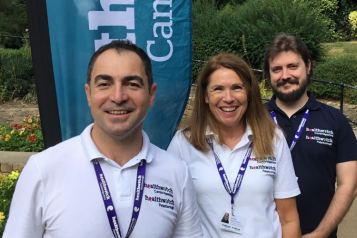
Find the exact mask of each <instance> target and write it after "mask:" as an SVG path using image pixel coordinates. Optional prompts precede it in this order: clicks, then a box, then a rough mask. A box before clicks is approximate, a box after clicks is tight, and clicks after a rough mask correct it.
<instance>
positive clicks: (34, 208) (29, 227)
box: [3, 157, 45, 238]
mask: <svg viewBox="0 0 357 238" xmlns="http://www.w3.org/2000/svg"><path fill="white" fill-rule="evenodd" d="M43 202H44V189H43V183H42V177H41V172H40V171H39V169H38V167H37V164H36V161H35V159H34V157H31V158H30V159H29V161H28V162H27V164H26V166H25V168H24V170H23V171H22V173H21V174H20V177H19V180H18V182H17V185H16V188H15V193H14V196H13V198H12V202H11V207H10V214H9V218H8V220H7V223H6V227H5V231H4V234H3V238H13V237H16V238H26V237H32V238H40V237H42V236H43V233H44V230H45V227H44V225H43V224H42V211H43Z"/></svg>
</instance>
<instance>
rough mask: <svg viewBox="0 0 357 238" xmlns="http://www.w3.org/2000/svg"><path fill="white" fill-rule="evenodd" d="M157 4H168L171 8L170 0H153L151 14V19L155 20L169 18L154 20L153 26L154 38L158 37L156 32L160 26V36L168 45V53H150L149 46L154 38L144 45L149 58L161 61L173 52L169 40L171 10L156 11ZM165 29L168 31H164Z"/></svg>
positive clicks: (168, 57) (167, 58) (153, 43)
mask: <svg viewBox="0 0 357 238" xmlns="http://www.w3.org/2000/svg"><path fill="white" fill-rule="evenodd" d="M159 5H169V6H170V8H172V0H169V1H163V0H155V1H154V3H153V9H154V14H153V19H154V20H155V19H156V18H158V17H161V18H162V17H168V18H169V19H170V21H168V22H167V21H165V22H156V23H155V24H154V26H153V34H154V37H155V38H158V37H159V35H158V34H157V28H159V27H161V36H162V37H163V38H165V39H167V40H166V42H167V44H168V46H169V49H170V51H169V53H168V54H167V55H164V56H154V55H153V54H152V53H151V46H152V45H155V43H156V42H155V41H154V40H150V41H147V47H146V51H147V53H148V55H149V57H150V59H152V60H154V61H157V62H163V61H167V60H169V59H170V58H171V56H172V53H173V50H174V48H173V45H172V42H171V40H170V38H171V36H172V34H173V30H172V10H170V11H168V12H159V11H158V6H159ZM165 29H167V30H168V31H169V32H168V33H166V31H165ZM159 47H160V48H162V45H161V44H160V46H159Z"/></svg>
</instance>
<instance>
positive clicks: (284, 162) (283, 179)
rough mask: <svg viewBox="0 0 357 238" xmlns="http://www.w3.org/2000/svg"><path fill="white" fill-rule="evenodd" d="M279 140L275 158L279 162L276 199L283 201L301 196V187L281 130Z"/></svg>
mask: <svg viewBox="0 0 357 238" xmlns="http://www.w3.org/2000/svg"><path fill="white" fill-rule="evenodd" d="M278 136H279V138H275V139H274V145H275V158H276V161H277V174H276V176H275V181H274V198H277V199H283V198H290V197H295V196H297V195H299V194H300V189H299V185H298V183H297V179H298V178H297V177H296V175H295V170H294V166H293V162H292V159H291V154H290V149H289V147H288V144H287V143H286V140H285V137H284V135H283V133H282V132H281V131H280V130H279V132H278Z"/></svg>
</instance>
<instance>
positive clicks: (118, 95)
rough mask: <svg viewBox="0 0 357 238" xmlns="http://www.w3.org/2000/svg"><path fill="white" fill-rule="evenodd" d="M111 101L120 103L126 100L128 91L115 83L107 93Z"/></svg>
mask: <svg viewBox="0 0 357 238" xmlns="http://www.w3.org/2000/svg"><path fill="white" fill-rule="evenodd" d="M109 98H110V100H111V101H113V102H115V103H117V104H120V103H121V102H123V101H126V100H128V93H127V90H126V89H125V86H123V85H115V86H114V87H113V88H112V90H111V92H110V95H109Z"/></svg>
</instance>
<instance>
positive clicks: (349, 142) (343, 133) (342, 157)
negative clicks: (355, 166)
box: [337, 113, 357, 163]
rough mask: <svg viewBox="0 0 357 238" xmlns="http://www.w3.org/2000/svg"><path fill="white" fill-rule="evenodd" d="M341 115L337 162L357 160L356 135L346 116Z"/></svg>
mask: <svg viewBox="0 0 357 238" xmlns="http://www.w3.org/2000/svg"><path fill="white" fill-rule="evenodd" d="M341 114H342V113H341ZM340 117H341V118H340V123H338V125H339V126H340V128H339V130H338V137H337V140H338V141H337V143H338V145H337V163H342V162H347V161H352V160H357V140H356V136H355V134H354V132H353V130H352V127H351V126H350V123H349V122H348V121H347V119H346V117H345V116H344V115H343V114H342V115H341V116H340Z"/></svg>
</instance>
